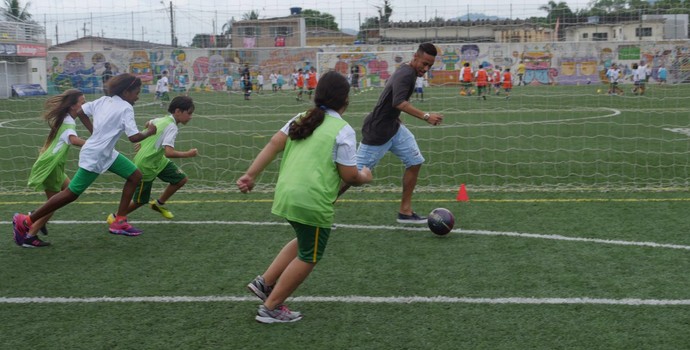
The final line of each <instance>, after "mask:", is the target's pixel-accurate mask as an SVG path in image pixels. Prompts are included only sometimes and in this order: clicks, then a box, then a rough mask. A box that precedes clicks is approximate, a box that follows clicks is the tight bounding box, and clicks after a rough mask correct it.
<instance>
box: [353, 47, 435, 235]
mask: <svg viewBox="0 0 690 350" xmlns="http://www.w3.org/2000/svg"><path fill="white" fill-rule="evenodd" d="M435 60H436V47H435V46H434V45H433V44H431V43H423V44H420V45H419V48H418V49H417V52H415V54H414V56H413V58H412V61H410V63H407V64H402V65H401V66H400V67H399V68H398V69H397V70H396V71H395V72H394V73H393V75H392V76H391V77H390V79H388V81H387V82H386V86H385V87H384V89H383V92H382V93H381V95H380V96H379V100H378V102H377V103H376V106H375V107H374V110H373V111H372V112H371V113H369V115H367V117H366V118H365V119H364V125H363V126H362V137H363V138H362V142H361V144H360V146H359V148H358V149H357V166H358V167H359V168H360V169H361V167H363V166H366V167H368V168H369V169H372V170H373V169H374V167H375V166H376V164H377V163H378V162H379V161H380V160H381V158H383V156H384V155H385V154H386V153H387V152H388V151H391V152H393V154H395V156H396V157H398V158H399V159H400V160H401V161H402V162H403V164H404V165H405V172H404V174H403V184H402V185H403V191H402V200H401V202H400V210H399V212H398V218H397V221H398V222H399V223H407V224H426V217H421V216H419V215H417V214H416V213H415V212H414V211H413V210H412V193H413V192H414V189H415V186H417V177H418V176H419V170H420V168H421V167H422V163H424V157H423V156H422V153H421V152H420V150H419V146H418V145H417V141H416V140H415V138H414V135H413V134H412V133H411V132H410V130H409V129H407V127H405V125H404V124H403V123H402V121H401V120H400V113H401V112H405V113H407V114H409V115H411V116H413V117H415V118H418V119H421V120H424V121H425V122H427V123H429V124H431V125H439V124H441V121H443V115H442V114H439V113H427V112H424V111H422V110H420V109H417V108H416V107H414V106H413V105H412V104H411V103H410V101H409V99H410V96H412V92H413V91H414V86H415V81H416V80H417V77H421V76H424V74H426V72H427V71H429V69H431V66H432V65H433V64H434V61H435ZM346 190H347V186H343V187H341V189H340V193H341V194H342V193H344V192H345V191H346Z"/></svg>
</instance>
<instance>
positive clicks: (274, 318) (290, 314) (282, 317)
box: [255, 305, 303, 323]
mask: <svg viewBox="0 0 690 350" xmlns="http://www.w3.org/2000/svg"><path fill="white" fill-rule="evenodd" d="M302 317H303V315H302V314H301V313H299V312H295V311H290V309H288V307H287V306H285V305H279V306H277V307H276V308H275V310H269V309H267V308H266V307H265V306H263V305H261V306H259V310H257V311H256V317H255V319H256V321H257V322H261V323H289V322H297V321H299V320H301V319H302Z"/></svg>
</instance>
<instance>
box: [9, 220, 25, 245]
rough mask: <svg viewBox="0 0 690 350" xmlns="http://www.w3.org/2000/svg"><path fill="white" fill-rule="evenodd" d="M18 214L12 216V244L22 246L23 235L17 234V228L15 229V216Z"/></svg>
mask: <svg viewBox="0 0 690 350" xmlns="http://www.w3.org/2000/svg"><path fill="white" fill-rule="evenodd" d="M18 215H19V213H15V214H14V216H12V233H13V238H14V243H16V244H17V245H18V246H20V247H21V246H22V245H24V235H23V234H22V233H21V232H19V228H17V216H18Z"/></svg>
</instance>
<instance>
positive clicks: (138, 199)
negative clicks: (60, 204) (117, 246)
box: [107, 96, 198, 224]
mask: <svg viewBox="0 0 690 350" xmlns="http://www.w3.org/2000/svg"><path fill="white" fill-rule="evenodd" d="M168 112H169V113H170V114H169V115H167V116H165V117H161V118H156V119H153V120H151V121H148V122H147V123H146V125H147V126H148V125H149V124H154V125H155V126H156V134H155V135H152V137H149V138H147V139H146V140H144V141H141V143H140V144H139V147H138V148H139V149H138V150H137V154H136V155H135V156H134V165H136V166H137V168H139V170H140V171H141V174H142V178H141V182H140V183H139V184H138V185H137V188H136V190H135V191H134V197H133V198H132V201H131V202H130V203H129V207H128V208H127V212H126V214H129V213H131V212H133V211H135V210H137V209H138V208H139V207H141V206H143V205H145V204H149V205H150V206H151V209H153V210H155V211H157V212H159V213H161V215H163V217H164V218H166V219H172V218H173V217H174V215H173V213H172V212H171V211H170V210H168V209H167V208H166V207H165V203H166V202H167V201H168V199H170V197H172V195H174V194H175V192H177V190H179V189H180V188H182V186H184V185H185V184H186V183H187V175H185V173H184V172H182V170H181V169H180V168H178V167H177V165H175V163H173V162H172V161H170V159H169V158H191V157H196V156H197V154H198V151H197V149H196V148H192V149H190V150H189V151H186V152H181V151H177V150H175V138H176V137H177V133H178V131H179V130H178V127H177V125H178V124H180V123H181V124H183V125H187V123H188V122H189V121H190V120H191V119H192V113H194V102H193V101H192V98H191V97H187V96H177V97H175V98H173V100H172V102H170V105H169V106H168ZM156 178H159V179H161V180H162V181H164V182H167V183H168V186H167V187H166V188H165V190H164V191H163V193H162V194H161V196H160V197H158V199H155V200H152V201H150V202H149V199H150V198H151V188H152V187H153V181H154V180H156ZM107 221H108V224H110V223H112V222H114V221H115V215H114V214H110V215H109V216H108V219H107Z"/></svg>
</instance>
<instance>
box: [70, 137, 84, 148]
mask: <svg viewBox="0 0 690 350" xmlns="http://www.w3.org/2000/svg"><path fill="white" fill-rule="evenodd" d="M85 142H86V140H84V139H80V138H79V136H77V135H69V143H70V145H73V146H77V147H81V146H84V143H85Z"/></svg>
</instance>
